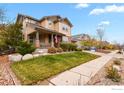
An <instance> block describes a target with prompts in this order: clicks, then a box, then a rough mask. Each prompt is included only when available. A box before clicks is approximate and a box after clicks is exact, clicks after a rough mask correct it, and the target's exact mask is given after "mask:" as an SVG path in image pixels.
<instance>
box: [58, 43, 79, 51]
mask: <svg viewBox="0 0 124 93" xmlns="http://www.w3.org/2000/svg"><path fill="white" fill-rule="evenodd" d="M60 47H61V48H62V49H63V51H75V50H76V48H77V45H76V44H73V43H61V44H60Z"/></svg>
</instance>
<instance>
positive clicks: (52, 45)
mask: <svg viewBox="0 0 124 93" xmlns="http://www.w3.org/2000/svg"><path fill="white" fill-rule="evenodd" d="M51 47H54V39H53V34H52V35H51Z"/></svg>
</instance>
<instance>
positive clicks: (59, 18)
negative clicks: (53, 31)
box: [40, 15, 73, 27]
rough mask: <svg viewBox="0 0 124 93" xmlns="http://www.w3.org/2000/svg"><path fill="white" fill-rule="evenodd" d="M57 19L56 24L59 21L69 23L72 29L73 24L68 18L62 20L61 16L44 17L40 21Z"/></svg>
mask: <svg viewBox="0 0 124 93" xmlns="http://www.w3.org/2000/svg"><path fill="white" fill-rule="evenodd" d="M51 18H52V19H55V20H54V23H56V22H58V21H60V22H61V21H67V23H68V24H69V25H70V26H71V27H72V26H73V25H72V23H71V22H70V21H69V20H68V18H62V17H61V16H59V15H53V16H44V17H43V18H41V19H40V21H42V20H44V19H51Z"/></svg>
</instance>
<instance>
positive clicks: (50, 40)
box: [27, 28, 64, 48]
mask: <svg viewBox="0 0 124 93" xmlns="http://www.w3.org/2000/svg"><path fill="white" fill-rule="evenodd" d="M62 36H64V35H63V34H61V33H59V32H53V31H49V30H46V29H41V28H40V29H39V28H37V29H36V31H35V32H33V33H31V34H29V35H28V39H27V40H28V42H29V43H33V44H34V45H35V47H36V48H48V47H59V46H60V42H62Z"/></svg>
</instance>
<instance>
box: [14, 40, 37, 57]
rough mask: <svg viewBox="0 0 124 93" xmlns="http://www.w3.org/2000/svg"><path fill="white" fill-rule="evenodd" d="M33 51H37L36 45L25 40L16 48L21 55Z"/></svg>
mask: <svg viewBox="0 0 124 93" xmlns="http://www.w3.org/2000/svg"><path fill="white" fill-rule="evenodd" d="M33 51H35V47H34V46H33V45H32V44H30V43H27V42H24V41H21V42H20V43H19V46H18V47H17V50H16V52H18V53H20V54H21V55H25V54H28V53H32V52H33Z"/></svg>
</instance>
